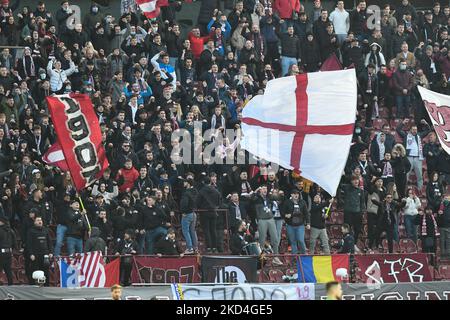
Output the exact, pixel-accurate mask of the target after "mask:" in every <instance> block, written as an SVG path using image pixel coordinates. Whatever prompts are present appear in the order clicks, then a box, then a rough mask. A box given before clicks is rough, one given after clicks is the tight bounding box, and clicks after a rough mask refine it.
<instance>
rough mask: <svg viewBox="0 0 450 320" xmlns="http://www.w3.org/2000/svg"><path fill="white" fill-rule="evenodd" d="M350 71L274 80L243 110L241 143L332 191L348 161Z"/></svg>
mask: <svg viewBox="0 0 450 320" xmlns="http://www.w3.org/2000/svg"><path fill="white" fill-rule="evenodd" d="M356 106H357V86H356V74H355V70H354V69H351V70H342V71H329V72H315V73H308V74H300V75H297V76H290V77H284V78H279V79H275V80H272V81H269V82H268V83H267V87H266V90H265V92H264V95H258V96H255V97H254V98H253V99H252V100H250V101H249V102H248V103H247V105H246V106H245V108H244V110H243V112H242V132H243V138H242V141H241V146H242V147H243V148H244V149H246V150H247V151H248V152H250V153H252V154H254V155H256V156H258V157H260V158H262V159H265V160H267V161H270V162H274V163H277V164H279V165H280V166H282V167H284V168H287V169H291V170H296V171H298V172H299V173H300V174H301V176H302V177H304V178H306V179H309V180H311V181H314V182H315V183H317V184H318V185H320V186H321V187H322V188H323V189H324V190H326V191H327V192H328V193H330V194H331V195H332V196H334V195H335V194H336V190H337V187H338V185H339V181H340V179H341V175H342V171H343V170H344V167H345V164H346V162H347V157H348V154H349V151H350V145H351V141H352V136H353V129H354V124H355V119H356Z"/></svg>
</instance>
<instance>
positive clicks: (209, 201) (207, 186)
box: [197, 177, 222, 253]
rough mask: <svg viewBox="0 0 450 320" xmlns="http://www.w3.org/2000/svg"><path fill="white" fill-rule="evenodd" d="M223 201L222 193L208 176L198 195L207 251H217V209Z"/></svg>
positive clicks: (198, 206) (198, 205)
mask: <svg viewBox="0 0 450 320" xmlns="http://www.w3.org/2000/svg"><path fill="white" fill-rule="evenodd" d="M221 203H222V195H221V194H220V192H219V191H218V190H217V189H216V188H215V187H214V186H212V185H211V179H210V178H209V177H206V178H205V180H204V184H203V186H202V187H201V188H200V190H199V193H198V197H197V208H199V209H201V210H203V211H204V212H201V213H200V225H201V226H202V229H203V232H204V233H205V240H206V251H207V253H211V252H217V234H216V223H217V209H218V208H219V206H220V204H221Z"/></svg>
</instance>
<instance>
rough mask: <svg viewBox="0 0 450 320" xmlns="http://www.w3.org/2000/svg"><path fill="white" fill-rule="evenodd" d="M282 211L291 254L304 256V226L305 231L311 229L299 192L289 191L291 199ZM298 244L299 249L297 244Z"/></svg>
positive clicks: (307, 213) (309, 219)
mask: <svg viewBox="0 0 450 320" xmlns="http://www.w3.org/2000/svg"><path fill="white" fill-rule="evenodd" d="M283 207H284V209H283V210H282V215H283V217H284V219H285V221H286V231H287V233H288V236H289V242H290V244H291V248H292V253H293V254H297V253H300V254H305V253H306V244H305V225H306V229H308V230H309V229H310V227H311V216H310V212H309V210H308V207H307V205H306V202H305V201H304V200H303V199H300V192H299V191H298V190H297V189H294V190H292V191H291V198H290V199H288V200H286V201H285V203H284V205H283ZM299 242H300V249H298V243H299Z"/></svg>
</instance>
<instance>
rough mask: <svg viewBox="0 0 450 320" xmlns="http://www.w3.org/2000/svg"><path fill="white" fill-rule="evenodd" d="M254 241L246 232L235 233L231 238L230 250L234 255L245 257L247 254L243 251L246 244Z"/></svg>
mask: <svg viewBox="0 0 450 320" xmlns="http://www.w3.org/2000/svg"><path fill="white" fill-rule="evenodd" d="M251 241H252V238H251V236H250V235H247V234H245V233H244V232H235V233H233V235H232V236H231V240H230V250H231V254H233V255H241V254H242V255H245V254H247V253H246V252H245V251H244V250H243V249H244V246H245V245H246V244H248V243H249V242H251Z"/></svg>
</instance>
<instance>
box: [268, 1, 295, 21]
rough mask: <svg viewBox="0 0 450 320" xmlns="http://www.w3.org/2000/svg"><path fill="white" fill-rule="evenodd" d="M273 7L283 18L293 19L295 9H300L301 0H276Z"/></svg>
mask: <svg viewBox="0 0 450 320" xmlns="http://www.w3.org/2000/svg"><path fill="white" fill-rule="evenodd" d="M273 9H274V11H275V12H278V15H279V16H280V18H281V19H291V18H292V10H293V9H294V10H295V11H297V12H299V11H300V0H275V2H274V3H273Z"/></svg>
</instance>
